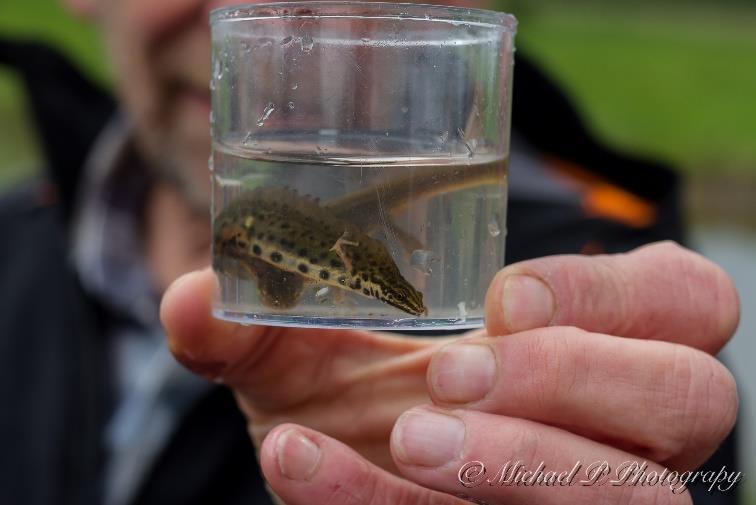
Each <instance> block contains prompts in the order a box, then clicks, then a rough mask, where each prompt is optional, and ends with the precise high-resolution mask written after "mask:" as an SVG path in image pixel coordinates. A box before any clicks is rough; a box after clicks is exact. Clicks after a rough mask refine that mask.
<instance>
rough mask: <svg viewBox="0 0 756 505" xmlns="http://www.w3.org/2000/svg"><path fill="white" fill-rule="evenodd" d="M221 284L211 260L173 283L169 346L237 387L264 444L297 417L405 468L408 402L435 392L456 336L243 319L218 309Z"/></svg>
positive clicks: (167, 313)
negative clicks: (439, 368)
mask: <svg viewBox="0 0 756 505" xmlns="http://www.w3.org/2000/svg"><path fill="white" fill-rule="evenodd" d="M216 286H217V282H216V279H215V275H214V274H213V273H212V272H211V271H210V270H204V271H201V272H195V273H192V274H188V275H187V276H185V277H183V278H181V279H179V280H178V281H177V282H176V283H175V284H174V285H173V286H172V287H171V288H170V289H169V290H168V292H167V293H166V294H165V297H164V300H163V306H162V319H163V322H164V324H165V327H166V330H167V333H168V343H169V347H170V349H171V351H172V352H173V354H174V355H175V356H176V358H177V359H178V360H179V361H180V362H182V363H183V364H184V365H185V366H186V367H187V368H189V369H190V370H192V371H194V372H196V373H198V374H200V375H203V376H205V377H206V378H208V379H211V380H215V381H219V382H223V383H224V384H226V385H228V386H229V387H231V388H232V389H233V390H234V392H235V395H236V398H237V401H238V403H239V405H240V407H241V408H242V410H243V411H244V413H245V415H246V417H247V419H248V421H249V432H250V434H251V436H252V439H253V440H254V442H255V444H256V445H257V447H258V448H259V447H260V444H261V443H262V440H263V439H264V438H265V435H267V433H268V432H269V431H270V430H271V429H272V428H273V427H275V426H277V425H279V424H281V423H283V422H296V423H299V424H302V425H305V426H309V427H310V428H313V429H315V430H318V431H321V432H323V433H327V434H329V435H330V436H332V437H335V438H337V439H339V440H341V441H342V442H345V443H347V444H349V446H350V447H352V448H354V449H356V450H357V451H359V452H360V453H361V454H362V455H363V456H364V457H366V458H368V459H369V460H370V461H372V462H373V463H375V464H377V465H379V466H381V467H383V468H386V469H390V470H393V471H395V472H396V471H397V470H396V467H395V466H394V463H393V460H392V458H391V454H390V450H389V445H388V441H389V435H390V433H391V429H392V427H393V425H394V422H395V421H396V419H397V418H398V417H399V415H400V414H401V413H402V412H404V411H405V410H407V409H409V408H411V407H414V406H417V405H421V404H424V403H428V402H429V401H430V398H429V396H428V392H427V387H426V379H425V376H426V370H427V368H428V363H429V362H430V358H431V356H432V355H433V353H434V352H435V350H437V349H439V348H440V347H441V346H442V345H443V344H444V343H446V342H449V341H451V340H452V339H449V338H446V339H437V338H406V337H400V336H393V335H388V334H381V333H373V332H368V331H356V330H354V331H353V330H324V329H309V330H308V329H301V328H278V327H267V326H241V325H238V324H233V323H228V322H225V321H220V320H217V319H214V318H213V317H212V316H211V315H210V304H211V298H212V296H213V293H214V290H215V289H216ZM477 334H478V335H480V334H482V330H481V331H479V332H477Z"/></svg>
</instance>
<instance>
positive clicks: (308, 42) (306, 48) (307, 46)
mask: <svg viewBox="0 0 756 505" xmlns="http://www.w3.org/2000/svg"><path fill="white" fill-rule="evenodd" d="M299 44H300V46H301V47H302V51H303V52H305V53H309V52H310V51H312V46H314V45H315V42H314V41H313V40H312V37H310V36H309V35H305V36H304V37H302V39H301V40H300V42H299Z"/></svg>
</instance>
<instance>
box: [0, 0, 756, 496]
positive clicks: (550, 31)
mask: <svg viewBox="0 0 756 505" xmlns="http://www.w3.org/2000/svg"><path fill="white" fill-rule="evenodd" d="M496 2H497V3H496V8H498V9H502V10H507V11H509V12H513V13H514V14H515V15H516V16H517V17H518V19H519V20H520V28H519V33H518V46H520V47H522V48H523V49H524V50H526V51H527V52H528V53H529V54H530V55H531V57H532V58H533V59H535V60H536V61H537V62H539V63H540V64H541V65H542V66H543V67H544V68H545V69H546V70H547V71H548V72H549V73H550V74H551V75H552V76H553V77H554V78H555V79H556V80H557V81H559V82H560V83H561V85H562V86H563V87H564V88H565V89H566V91H567V92H568V94H569V95H570V96H571V97H572V99H573V100H574V101H575V103H576V104H577V105H578V107H579V108H580V109H581V111H582V113H583V114H584V116H585V118H586V120H587V122H588V124H589V125H590V126H591V128H592V129H593V131H594V132H595V133H596V134H597V135H598V136H599V137H601V138H602V139H603V140H604V141H605V142H606V143H608V144H611V145H613V146H615V147H618V148H620V149H623V150H627V151H632V152H635V153H639V154H642V155H646V156H649V157H652V158H656V159H660V160H662V161H666V162H669V163H670V164H672V165H673V166H675V167H677V169H678V170H679V171H680V172H681V173H682V174H683V176H684V178H685V205H686V213H687V216H688V218H689V223H690V232H691V233H690V241H689V245H691V246H692V247H694V248H695V249H697V250H699V251H701V252H702V253H703V254H705V255H706V256H708V257H710V258H712V259H713V260H714V261H716V262H718V263H719V264H720V265H722V266H723V267H724V268H725V269H726V270H728V272H729V273H730V274H731V275H732V276H733V277H734V278H735V281H736V283H737V285H738V288H739V290H740V294H741V297H742V305H743V315H742V321H741V327H740V329H739V331H738V334H737V335H736V337H735V339H734V340H733V341H732V343H731V344H730V345H728V347H727V348H726V350H725V359H726V360H727V362H728V364H729V365H730V367H731V369H732V370H733V371H734V373H735V375H736V376H737V378H738V383H739V386H740V394H741V398H742V412H741V417H740V430H741V439H740V441H741V447H740V451H741V452H740V453H741V459H742V464H741V468H737V469H735V470H740V471H743V472H744V474H745V479H744V481H743V482H742V483H741V490H742V491H743V494H744V495H745V496H746V501H745V503H747V504H748V505H756V479H755V478H754V477H756V366H754V365H753V363H752V362H751V361H752V359H753V358H754V357H755V356H756V310H755V309H756V2H753V1H752V0H688V1H683V0H677V1H675V0H667V1H666V2H658V1H652V0H632V1H630V0H624V1H620V0H616V1H613V2H606V1H600V0H572V1H570V2H559V1H557V0H496ZM0 36H3V37H8V36H11V37H17V38H26V39H29V38H31V39H35V40H41V41H44V42H48V43H50V44H52V45H54V46H55V47H57V48H58V49H60V50H61V51H62V52H64V53H65V54H66V55H68V56H69V57H71V58H72V59H73V60H74V61H75V62H76V63H77V64H78V65H79V66H80V67H81V68H82V69H83V70H84V71H85V72H86V73H87V74H88V75H89V76H90V77H91V78H93V79H94V80H95V81H97V82H98V83H100V84H102V85H104V86H108V77H107V74H108V71H107V64H106V62H105V59H104V57H103V54H102V51H101V48H100V43H99V38H98V34H97V33H96V31H95V29H94V28H93V27H92V26H90V25H88V24H85V23H82V22H80V21H77V20H75V19H72V18H70V17H69V16H68V15H67V14H66V12H65V11H64V10H63V9H62V7H61V6H60V5H59V1H58V0H34V1H21V0H4V1H2V2H0ZM515 92H516V90H515ZM41 165H42V157H41V153H40V152H39V149H38V142H37V139H36V138H35V134H34V130H33V125H32V124H31V122H30V117H29V114H28V110H27V103H26V101H25V95H24V91H23V89H22V88H21V83H20V81H19V80H18V79H17V77H16V76H15V75H14V74H12V73H11V72H10V71H9V70H8V69H7V68H4V67H2V66H0V190H2V188H4V187H7V186H9V185H11V184H14V182H17V181H19V180H21V179H23V178H28V177H32V176H33V175H34V174H35V173H37V172H38V171H39V169H40V167H41ZM731 470H732V469H731Z"/></svg>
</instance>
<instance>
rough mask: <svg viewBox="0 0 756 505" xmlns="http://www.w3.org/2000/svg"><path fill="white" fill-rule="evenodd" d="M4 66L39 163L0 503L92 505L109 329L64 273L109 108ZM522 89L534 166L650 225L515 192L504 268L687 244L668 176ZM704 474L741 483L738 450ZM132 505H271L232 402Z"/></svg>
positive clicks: (0, 212)
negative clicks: (84, 172) (736, 473)
mask: <svg viewBox="0 0 756 505" xmlns="http://www.w3.org/2000/svg"><path fill="white" fill-rule="evenodd" d="M0 63H6V64H10V65H12V66H14V67H16V68H18V69H19V71H20V72H21V74H22V76H24V77H25V82H26V84H27V88H28V90H29V92H30V98H31V102H32V111H33V112H34V114H35V118H36V121H37V124H38V127H39V128H38V130H39V132H40V135H41V140H42V143H43V145H44V146H45V152H46V155H47V160H48V167H47V168H48V171H47V173H46V174H45V177H43V178H41V179H40V180H36V181H34V182H32V183H29V184H27V185H25V186H23V187H21V188H17V189H15V190H14V191H12V192H10V193H9V194H6V195H5V196H3V197H1V198H0V230H1V231H2V235H0V236H1V237H2V238H1V239H0V402H2V403H0V405H2V407H1V410H0V412H1V413H0V447H2V456H0V503H3V504H6V503H7V504H29V505H49V504H95V503H99V502H100V496H101V492H102V489H101V486H102V474H101V469H102V468H103V453H102V449H101V441H102V430H103V427H104V425H105V420H106V418H107V415H108V414H109V412H110V409H111V407H112V405H110V394H109V391H110V389H109V380H110V378H109V373H108V371H109V370H108V346H109V343H108V342H107V341H105V338H104V337H103V335H104V334H106V333H107V331H106V329H107V327H108V325H110V324H112V323H113V320H114V318H116V317H118V316H117V315H115V314H110V313H108V311H107V310H106V309H105V308H103V307H102V306H100V305H99V304H98V303H97V302H96V301H95V300H92V299H90V298H89V297H87V295H86V294H85V293H84V292H83V291H82V289H81V287H80V285H79V282H78V279H77V278H76V274H75V273H74V271H73V270H72V269H71V267H70V264H69V261H68V259H67V258H68V256H69V254H68V244H67V240H68V238H67V234H68V226H69V218H70V210H71V208H72V202H73V200H74V198H75V193H76V191H77V182H78V181H79V176H80V174H79V172H80V170H81V167H82V164H83V160H84V158H85V156H86V153H87V151H88V149H89V147H90V145H91V143H92V141H93V138H94V136H95V135H96V133H97V132H98V131H99V130H100V129H101V128H102V126H103V124H104V123H105V122H106V120H107V119H108V117H109V116H110V115H111V114H112V112H113V109H114V105H113V102H112V100H111V98H110V97H109V95H108V94H107V93H105V92H103V91H101V90H99V89H98V88H96V87H95V86H93V85H92V84H90V83H89V82H87V81H86V80H85V79H83V78H82V77H81V76H80V74H79V73H78V72H76V71H75V70H74V69H73V68H72V67H71V66H70V65H68V63H67V62H66V61H65V60H63V59H62V58H60V57H59V56H58V55H57V54H56V53H54V52H51V51H49V50H48V49H46V48H44V47H42V46H38V45H34V44H19V43H9V42H0ZM515 75H516V77H515V93H514V97H515V98H514V107H513V111H514V113H513V124H514V130H515V132H516V134H517V135H518V136H519V137H521V138H522V139H523V140H524V141H525V142H526V143H527V144H528V145H529V146H530V147H532V148H533V149H534V150H535V151H536V152H538V153H539V155H542V156H544V157H548V158H549V159H556V160H560V161H561V162H564V163H565V164H567V165H569V166H579V167H581V170H584V171H586V172H588V173H590V174H591V177H597V178H600V179H601V180H602V181H605V182H609V183H611V184H613V185H616V186H617V187H618V188H620V189H621V190H622V191H626V192H629V193H630V194H632V195H634V196H636V197H637V198H639V199H641V200H643V201H644V202H646V203H648V205H650V206H651V207H652V208H653V209H654V211H655V215H656V218H655V219H654V220H653V222H651V223H647V224H645V225H643V226H628V225H627V224H625V223H624V222H622V221H621V220H619V221H618V220H615V219H611V218H606V217H600V216H599V217H588V216H586V215H585V214H584V211H583V209H582V208H581V207H580V206H579V205H568V204H565V203H564V202H561V203H560V202H548V201H544V200H541V199H533V198H531V197H530V196H528V195H519V194H517V193H516V192H512V194H510V201H509V209H508V236H507V261H508V262H514V261H518V260H521V259H525V258H530V257H536V256H542V255H546V254H554V253H571V252H581V251H583V252H586V251H592V250H602V251H606V252H613V251H624V250H628V249H630V248H633V247H635V246H638V245H641V244H643V243H647V242H651V241H655V240H659V239H665V238H671V239H675V240H678V241H681V240H682V238H683V236H682V226H681V221H680V216H679V213H678V195H677V181H676V177H675V175H674V173H673V172H671V171H670V170H669V169H667V168H666V167H663V166H660V165H658V164H655V163H649V162H646V161H642V160H637V159H633V158H630V157H627V156H623V155H621V154H618V153H616V152H614V151H612V150H609V149H607V148H605V147H603V146H602V145H600V144H599V143H597V142H596V141H595V140H594V139H593V137H592V136H591V135H590V134H589V133H588V131H587V130H586V128H585V127H584V126H583V124H582V122H581V121H580V119H579V117H578V115H577V114H576V112H575V111H574V109H573V108H572V107H571V106H570V104H569V103H568V101H567V99H566V98H565V96H564V95H563V94H562V93H561V92H560V91H559V90H558V89H557V88H556V86H555V85H554V84H553V83H552V82H551V81H549V80H548V79H547V78H546V77H545V76H544V75H542V74H541V73H540V72H539V71H538V70H537V69H536V68H535V67H533V66H532V65H531V64H530V63H528V62H527V60H525V59H524V58H522V57H521V53H518V61H517V66H516V72H515ZM71 118H76V121H73V122H72V121H71ZM514 168H515V167H513V169H514ZM710 464H712V465H714V467H715V468H720V467H721V466H722V465H725V464H726V465H727V466H728V468H730V469H733V468H735V465H734V445H733V444H732V441H731V440H729V441H728V442H727V443H726V444H725V445H724V446H723V448H722V449H720V451H719V452H718V453H717V455H716V458H715V459H714V460H712V462H711V463H710ZM702 495H703V496H704V498H703V499H702V500H701V501H697V502H696V503H706V504H719V503H721V504H725V503H735V501H734V495H733V494H730V495H722V494H713V495H708V494H707V493H702ZM137 503H139V504H145V505H151V504H155V505H157V504H160V505H165V504H173V503H176V504H194V503H197V504H206V503H212V504H219V505H225V504H229V505H230V504H236V503H239V504H241V503H245V504H250V503H260V504H265V503H270V500H269V499H268V497H267V494H266V492H265V489H264V484H263V480H262V477H260V472H259V468H258V466H257V462H256V457H255V454H254V450H253V448H252V445H251V443H250V440H249V438H248V435H247V432H246V428H245V422H244V419H243V417H242V416H241V414H240V413H239V411H238V410H237V408H236V406H235V404H234V401H233V399H232V396H231V394H230V393H229V392H228V391H227V390H226V389H224V388H221V387H217V388H214V389H212V390H211V391H210V392H209V393H208V394H207V395H206V396H205V397H204V398H203V399H202V400H201V401H200V402H198V403H197V405H196V406H195V408H194V409H193V410H192V411H191V412H190V413H189V414H188V415H187V416H186V417H185V418H184V419H183V421H182V423H181V425H180V427H179V429H178V430H177V431H176V432H175V433H174V434H173V436H172V439H171V441H170V443H169V445H168V446H167V448H166V449H165V450H164V451H163V453H162V454H161V456H160V457H159V459H158V461H157V463H156V464H155V466H154V468H153V469H152V471H151V473H150V475H149V477H148V479H147V481H146V483H145V485H144V486H143V488H142V489H141V491H140V493H139V497H138V500H137Z"/></svg>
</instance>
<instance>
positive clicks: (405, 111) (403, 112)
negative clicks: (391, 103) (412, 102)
mask: <svg viewBox="0 0 756 505" xmlns="http://www.w3.org/2000/svg"><path fill="white" fill-rule="evenodd" d="M407 111H409V107H407V106H404V107H402V114H406V113H407Z"/></svg>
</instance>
